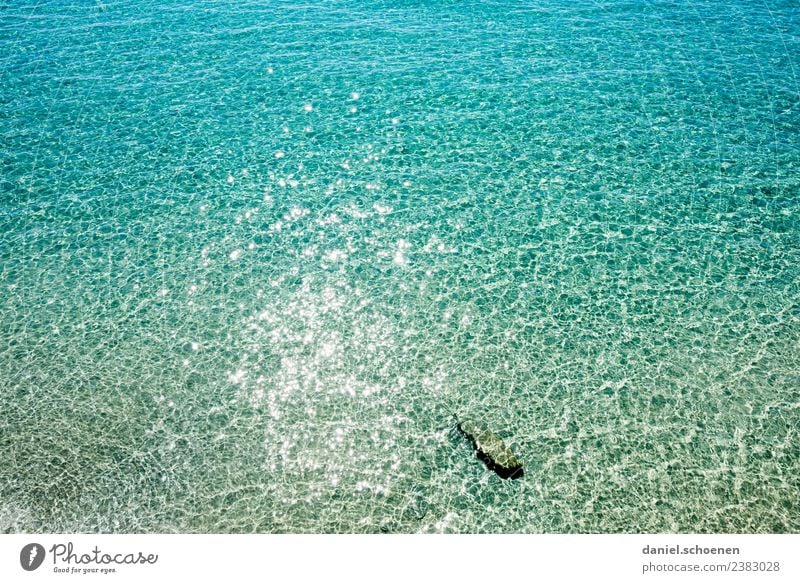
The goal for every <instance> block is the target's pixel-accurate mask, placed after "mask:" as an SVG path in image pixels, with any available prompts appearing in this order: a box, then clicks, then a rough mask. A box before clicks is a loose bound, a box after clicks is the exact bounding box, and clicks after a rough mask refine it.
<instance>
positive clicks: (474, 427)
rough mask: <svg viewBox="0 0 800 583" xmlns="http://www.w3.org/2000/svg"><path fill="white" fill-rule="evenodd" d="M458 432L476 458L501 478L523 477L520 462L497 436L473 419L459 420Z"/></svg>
mask: <svg viewBox="0 0 800 583" xmlns="http://www.w3.org/2000/svg"><path fill="white" fill-rule="evenodd" d="M458 430H459V431H461V433H463V434H464V435H466V436H467V437H468V438H469V439H470V441H472V444H473V445H474V446H475V450H476V451H477V453H478V457H479V458H480V459H481V460H482V461H483V462H484V463H485V464H486V465H487V466H488V467H489V469H491V470H492V471H494V472H495V473H496V474H497V475H498V476H500V477H501V478H511V479H512V480H513V479H516V478H521V477H522V476H523V475H524V473H525V472H524V470H523V468H522V461H521V460H520V459H519V458H518V457H517V456H516V455H514V452H513V451H511V448H510V447H508V446H507V445H506V444H505V442H504V441H503V440H502V439H501V438H500V436H499V435H497V434H495V433H492V432H491V431H489V430H488V429H486V428H484V427H482V426H481V425H480V424H479V423H478V422H476V421H474V420H473V419H463V420H462V419H459V420H458Z"/></svg>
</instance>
